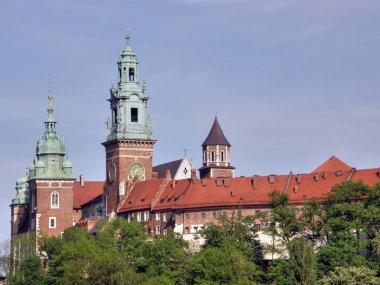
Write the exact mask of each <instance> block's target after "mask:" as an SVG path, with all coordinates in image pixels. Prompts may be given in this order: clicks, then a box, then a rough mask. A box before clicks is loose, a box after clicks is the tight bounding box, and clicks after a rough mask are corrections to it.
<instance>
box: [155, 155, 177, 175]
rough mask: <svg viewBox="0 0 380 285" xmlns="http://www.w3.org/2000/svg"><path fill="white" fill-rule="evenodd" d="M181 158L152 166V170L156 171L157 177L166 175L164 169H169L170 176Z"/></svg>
mask: <svg viewBox="0 0 380 285" xmlns="http://www.w3.org/2000/svg"><path fill="white" fill-rule="evenodd" d="M181 162H182V159H178V160H174V161H170V162H167V163H163V164H160V165H157V166H155V167H153V171H154V172H157V173H158V178H165V177H166V170H168V169H169V170H170V174H171V176H172V177H174V175H175V174H176V173H177V171H178V168H179V166H180V165H181Z"/></svg>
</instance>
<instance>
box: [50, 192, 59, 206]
mask: <svg viewBox="0 0 380 285" xmlns="http://www.w3.org/2000/svg"><path fill="white" fill-rule="evenodd" d="M54 197H56V199H57V201H54ZM54 202H56V203H54ZM50 208H51V209H59V193H58V191H54V192H51V194H50Z"/></svg>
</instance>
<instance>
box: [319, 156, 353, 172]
mask: <svg viewBox="0 0 380 285" xmlns="http://www.w3.org/2000/svg"><path fill="white" fill-rule="evenodd" d="M351 169H352V167H351V166H349V165H348V164H347V163H345V162H344V161H342V160H341V159H339V158H337V157H336V156H335V155H333V156H332V157H330V158H329V159H328V160H326V161H325V162H324V163H322V164H321V165H320V166H318V167H317V168H316V169H314V170H313V171H312V173H315V172H325V171H338V170H351Z"/></svg>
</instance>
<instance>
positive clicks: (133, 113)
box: [103, 34, 156, 214]
mask: <svg viewBox="0 0 380 285" xmlns="http://www.w3.org/2000/svg"><path fill="white" fill-rule="evenodd" d="M126 40H127V43H126V46H125V48H124V50H123V52H122V53H121V55H120V59H119V61H118V63H117V65H118V83H117V86H112V87H111V89H110V97H109V99H108V101H109V102H110V108H111V118H108V119H107V131H106V141H105V142H104V143H103V146H104V147H105V151H106V177H107V178H106V183H105V189H104V191H105V193H104V194H105V202H106V208H107V214H110V213H111V212H112V211H114V212H116V210H117V207H118V205H119V203H120V201H121V200H122V198H123V197H124V195H125V194H126V193H125V191H126V185H128V184H129V183H130V182H132V181H133V180H136V179H137V180H149V179H151V178H152V161H153V145H154V144H155V142H156V140H155V139H154V138H153V132H152V126H151V121H150V118H149V116H148V112H147V107H148V99H149V97H148V96H147V92H146V85H145V83H144V84H143V85H142V86H141V85H140V83H139V66H138V65H139V62H138V60H137V57H136V54H135V53H134V51H133V49H132V48H131V46H130V44H129V35H128V34H127V36H126Z"/></svg>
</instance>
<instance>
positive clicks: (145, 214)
mask: <svg viewBox="0 0 380 285" xmlns="http://www.w3.org/2000/svg"><path fill="white" fill-rule="evenodd" d="M148 220H149V212H144V222H146V221H148Z"/></svg>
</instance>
